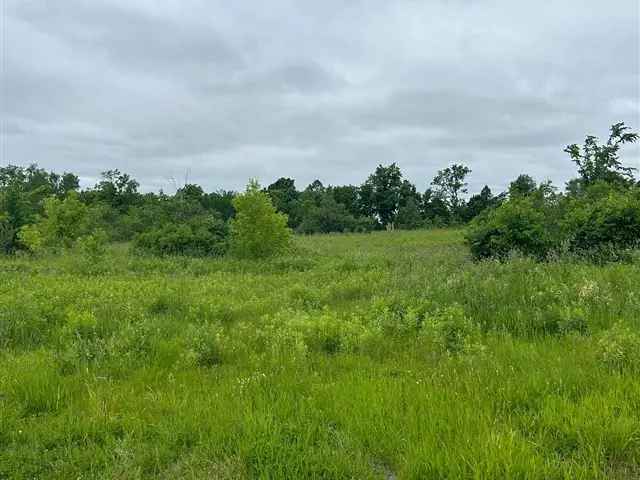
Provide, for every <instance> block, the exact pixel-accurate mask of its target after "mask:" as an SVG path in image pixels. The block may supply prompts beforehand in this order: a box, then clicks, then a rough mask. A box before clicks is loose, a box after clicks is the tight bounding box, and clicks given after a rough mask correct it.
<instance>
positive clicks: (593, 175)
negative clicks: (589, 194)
mask: <svg viewBox="0 0 640 480" xmlns="http://www.w3.org/2000/svg"><path fill="white" fill-rule="evenodd" d="M628 130H629V127H627V126H625V124H624V123H622V122H621V123H616V124H614V125H612V126H611V130H610V135H609V140H607V143H606V144H605V145H600V144H599V143H598V139H597V138H596V137H594V136H593V135H588V136H587V138H586V139H585V141H584V146H583V147H582V149H581V148H580V147H579V146H578V145H577V144H572V145H568V146H567V147H566V148H565V152H567V153H568V154H569V156H570V157H571V160H572V161H573V162H574V163H575V164H576V165H577V166H578V173H579V174H580V179H581V181H582V182H583V183H584V184H585V185H586V186H589V185H592V184H594V183H596V182H607V183H625V182H628V181H629V180H632V179H633V172H634V170H635V169H634V168H631V167H625V166H624V165H623V164H622V162H621V161H620V158H619V150H620V147H621V146H622V145H624V144H626V143H634V142H636V141H637V140H638V134H637V133H635V132H629V131H628Z"/></svg>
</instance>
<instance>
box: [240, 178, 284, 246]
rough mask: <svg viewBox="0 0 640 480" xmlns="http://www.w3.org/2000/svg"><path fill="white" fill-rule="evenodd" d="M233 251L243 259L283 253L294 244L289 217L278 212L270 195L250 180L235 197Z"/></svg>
mask: <svg viewBox="0 0 640 480" xmlns="http://www.w3.org/2000/svg"><path fill="white" fill-rule="evenodd" d="M233 206H234V208H235V209H236V216H235V218H234V219H233V220H231V251H232V252H233V253H234V254H235V255H236V256H238V257H241V258H266V257H271V256H274V255H279V254H281V253H284V252H285V251H286V250H287V249H288V248H289V247H290V245H291V240H292V236H291V230H290V229H289V227H287V216H286V215H284V214H282V213H278V212H277V211H276V209H275V207H274V206H273V204H272V203H271V199H270V198H269V196H268V195H267V194H266V193H264V192H262V191H260V186H259V185H258V183H257V182H255V181H251V182H249V185H248V186H247V189H246V191H245V193H243V194H241V195H238V196H237V197H236V198H234V200H233Z"/></svg>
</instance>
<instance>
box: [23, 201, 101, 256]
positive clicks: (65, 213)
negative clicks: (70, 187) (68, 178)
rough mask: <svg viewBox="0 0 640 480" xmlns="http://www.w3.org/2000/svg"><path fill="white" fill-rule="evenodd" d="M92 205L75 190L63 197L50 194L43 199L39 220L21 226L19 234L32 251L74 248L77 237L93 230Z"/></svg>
mask: <svg viewBox="0 0 640 480" xmlns="http://www.w3.org/2000/svg"><path fill="white" fill-rule="evenodd" d="M88 212H89V208H88V207H87V206H86V205H85V204H84V203H82V202H81V201H80V200H79V198H78V195H77V194H76V193H75V192H71V193H69V195H67V197H66V198H65V199H64V200H60V199H58V198H56V197H49V198H47V199H46V200H45V202H44V214H43V216H42V217H40V218H39V220H38V221H37V222H36V223H34V224H32V225H27V226H24V227H22V229H21V231H20V234H19V237H20V240H21V242H22V243H23V244H24V245H25V246H26V247H27V248H29V249H30V250H32V251H38V250H40V249H42V248H50V249H57V248H71V247H72V246H73V245H74V244H75V242H76V240H78V238H80V237H81V236H82V235H84V234H86V233H88V232H89V230H90V225H89V222H88V218H89V216H88Z"/></svg>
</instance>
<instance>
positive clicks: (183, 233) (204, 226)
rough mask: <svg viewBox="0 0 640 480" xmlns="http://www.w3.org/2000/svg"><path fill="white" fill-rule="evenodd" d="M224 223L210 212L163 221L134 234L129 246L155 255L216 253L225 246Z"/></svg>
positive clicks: (206, 254) (225, 232) (214, 254)
mask: <svg viewBox="0 0 640 480" xmlns="http://www.w3.org/2000/svg"><path fill="white" fill-rule="evenodd" d="M227 232H228V230H227V226H226V224H225V223H224V222H223V221H222V220H220V219H219V218H217V217H215V216H213V215H200V216H197V217H193V218H191V219H189V220H187V221H185V222H183V223H165V224H163V225H161V226H159V227H156V228H153V229H151V230H149V231H146V232H143V233H140V234H138V235H136V236H135V237H134V240H133V248H134V250H135V251H138V252H145V253H151V254H155V255H163V256H164V255H186V256H194V257H198V256H214V257H215V256H220V255H223V254H224V253H225V252H226V250H227Z"/></svg>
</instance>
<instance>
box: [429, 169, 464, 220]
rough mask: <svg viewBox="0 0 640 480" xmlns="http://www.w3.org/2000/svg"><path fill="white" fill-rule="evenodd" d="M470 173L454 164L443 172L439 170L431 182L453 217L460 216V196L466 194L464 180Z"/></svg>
mask: <svg viewBox="0 0 640 480" xmlns="http://www.w3.org/2000/svg"><path fill="white" fill-rule="evenodd" d="M470 173H471V169H469V167H467V166H465V165H461V164H455V163H454V164H453V165H451V166H450V167H447V168H445V169H444V170H439V171H438V174H437V175H436V176H435V177H434V178H433V181H432V182H431V185H433V186H434V187H436V193H438V194H439V195H440V197H441V198H442V199H443V200H444V202H445V203H446V204H447V206H448V207H449V209H450V211H451V213H452V214H453V215H454V216H458V215H459V214H460V207H461V205H462V201H461V198H460V194H463V193H467V183H466V182H465V181H464V180H465V178H466V177H467V175H469V174H470Z"/></svg>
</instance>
